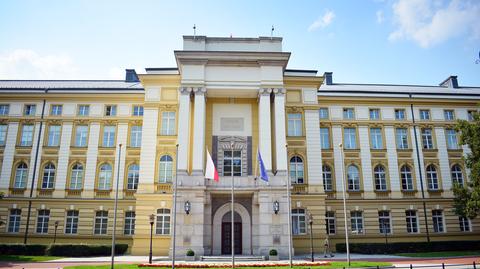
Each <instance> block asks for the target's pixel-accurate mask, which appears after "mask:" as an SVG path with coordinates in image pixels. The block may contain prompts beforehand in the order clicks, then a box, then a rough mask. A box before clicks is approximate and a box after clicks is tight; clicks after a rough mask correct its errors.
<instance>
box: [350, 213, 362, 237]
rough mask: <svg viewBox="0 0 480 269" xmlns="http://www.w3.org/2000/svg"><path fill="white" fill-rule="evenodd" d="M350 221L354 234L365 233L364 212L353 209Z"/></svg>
mask: <svg viewBox="0 0 480 269" xmlns="http://www.w3.org/2000/svg"><path fill="white" fill-rule="evenodd" d="M350 223H351V228H352V233H353V234H362V233H363V212H362V211H352V212H350Z"/></svg>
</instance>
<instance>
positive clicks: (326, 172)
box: [322, 165, 333, 191]
mask: <svg viewBox="0 0 480 269" xmlns="http://www.w3.org/2000/svg"><path fill="white" fill-rule="evenodd" d="M322 176H323V189H324V190H325V191H333V184H332V169H331V168H330V166H328V165H324V166H322Z"/></svg>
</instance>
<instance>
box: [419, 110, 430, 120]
mask: <svg viewBox="0 0 480 269" xmlns="http://www.w3.org/2000/svg"><path fill="white" fill-rule="evenodd" d="M420 119H421V120H429V119H430V110H428V109H420Z"/></svg>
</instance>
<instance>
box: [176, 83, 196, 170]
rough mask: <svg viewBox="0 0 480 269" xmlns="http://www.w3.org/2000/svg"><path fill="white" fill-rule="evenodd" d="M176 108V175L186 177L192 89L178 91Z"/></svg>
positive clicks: (182, 88)
mask: <svg viewBox="0 0 480 269" xmlns="http://www.w3.org/2000/svg"><path fill="white" fill-rule="evenodd" d="M179 91H180V96H179V108H178V134H177V139H178V142H177V143H178V173H179V174H183V175H186V174H187V169H188V144H189V143H188V141H189V134H190V93H191V92H192V88H187V87H181V88H180V89H179Z"/></svg>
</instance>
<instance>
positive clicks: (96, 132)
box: [82, 122, 100, 198]
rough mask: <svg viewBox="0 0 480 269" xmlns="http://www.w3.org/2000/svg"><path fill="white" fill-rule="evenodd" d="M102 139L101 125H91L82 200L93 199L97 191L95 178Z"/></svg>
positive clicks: (93, 123) (95, 123) (96, 123)
mask: <svg viewBox="0 0 480 269" xmlns="http://www.w3.org/2000/svg"><path fill="white" fill-rule="evenodd" d="M99 137H100V123H98V122H92V123H91V124H90V133H89V134H88V149H87V163H86V167H85V179H84V190H85V191H83V192H82V198H92V197H93V195H94V193H93V191H94V189H95V176H96V173H97V157H98V141H99Z"/></svg>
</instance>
